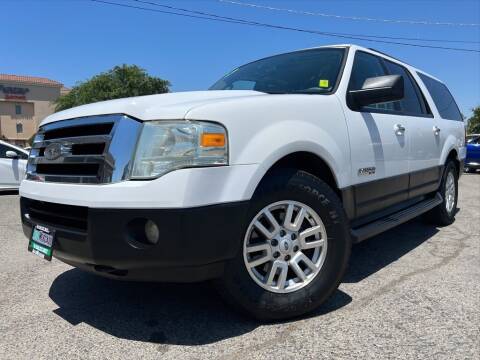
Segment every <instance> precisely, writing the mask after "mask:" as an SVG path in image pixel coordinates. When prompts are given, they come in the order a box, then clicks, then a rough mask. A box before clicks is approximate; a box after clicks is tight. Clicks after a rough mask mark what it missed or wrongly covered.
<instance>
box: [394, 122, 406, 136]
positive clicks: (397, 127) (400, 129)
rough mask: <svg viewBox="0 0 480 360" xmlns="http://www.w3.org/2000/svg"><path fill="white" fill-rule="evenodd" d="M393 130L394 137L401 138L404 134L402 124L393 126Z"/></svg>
mask: <svg viewBox="0 0 480 360" xmlns="http://www.w3.org/2000/svg"><path fill="white" fill-rule="evenodd" d="M393 130H394V131H395V134H396V135H398V136H402V135H403V134H404V132H405V127H404V126H403V125H402V124H395V126H394V127H393Z"/></svg>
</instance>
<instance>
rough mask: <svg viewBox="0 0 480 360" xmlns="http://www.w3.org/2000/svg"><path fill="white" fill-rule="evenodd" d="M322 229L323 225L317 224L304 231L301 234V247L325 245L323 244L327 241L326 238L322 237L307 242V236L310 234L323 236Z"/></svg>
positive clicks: (310, 247)
mask: <svg viewBox="0 0 480 360" xmlns="http://www.w3.org/2000/svg"><path fill="white" fill-rule="evenodd" d="M322 230H323V228H322V226H320V225H317V226H312V227H311V228H308V229H306V230H304V231H302V232H301V233H300V236H299V240H300V247H301V248H302V249H312V248H316V247H320V246H323V244H324V243H325V239H322V238H320V239H317V240H315V241H309V242H307V238H309V237H310V236H313V235H316V234H320V236H321V235H322Z"/></svg>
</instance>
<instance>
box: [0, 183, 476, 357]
mask: <svg viewBox="0 0 480 360" xmlns="http://www.w3.org/2000/svg"><path fill="white" fill-rule="evenodd" d="M459 197H460V200H459V203H458V207H459V212H458V214H457V220H456V222H455V223H454V224H453V225H451V226H449V227H444V228H436V227H433V226H431V225H427V224H424V223H423V222H422V221H420V220H414V221H411V222H409V223H407V224H404V225H401V226H399V227H397V228H395V229H393V230H391V231H389V232H386V233H384V234H382V235H380V236H377V237H375V238H372V239H370V240H367V241H365V242H363V243H361V244H359V245H357V246H355V247H354V249H353V254H352V259H351V262H350V269H349V271H348V273H347V274H346V276H345V278H344V280H343V283H342V284H341V285H340V288H339V289H338V290H337V291H336V293H335V294H334V295H333V297H332V298H331V299H330V300H329V301H328V302H327V303H326V304H325V305H324V306H322V307H321V308H320V309H319V310H318V311H317V312H315V313H314V314H310V315H309V316H307V317H304V318H301V319H298V320H295V321H289V322H283V323H275V324H269V325H264V324H261V323H258V322H256V321H254V320H251V319H249V318H245V317H244V316H242V315H238V314H236V313H235V312H233V311H232V310H231V309H230V308H229V307H227V306H226V305H225V304H224V303H223V302H222V301H221V299H220V298H219V296H218V295H217V294H216V292H215V290H214V289H212V287H211V286H210V285H209V283H202V284H182V285H180V284H152V283H130V282H120V281H114V280H109V279H103V278H100V277H96V276H94V275H91V274H87V273H84V272H82V271H80V270H77V269H74V268H72V267H70V266H68V265H65V264H63V263H61V262H60V261H57V260H55V259H54V260H53V261H52V262H51V263H49V262H47V261H44V260H42V259H40V258H38V257H36V256H34V255H32V254H31V253H28V252H27V240H26V239H25V238H24V236H23V233H22V232H21V228H20V220H19V198H18V195H0V214H1V215H0V359H52V358H61V359H77V358H78V359H80V358H81V359H138V358H142V359H175V360H179V359H182V360H183V359H249V360H252V359H270V358H272V359H273V358H274V359H354V358H361V359H393V358H396V359H419V358H422V359H479V358H480V245H479V243H480V174H477V175H475V174H466V175H464V176H462V178H461V180H460V194H459Z"/></svg>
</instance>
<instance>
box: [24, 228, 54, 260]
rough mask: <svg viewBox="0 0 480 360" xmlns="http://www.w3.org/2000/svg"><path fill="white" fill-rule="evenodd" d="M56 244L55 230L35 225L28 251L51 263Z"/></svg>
mask: <svg viewBox="0 0 480 360" xmlns="http://www.w3.org/2000/svg"><path fill="white" fill-rule="evenodd" d="M54 242H55V230H53V229H50V228H48V227H46V226H43V225H34V226H33V228H32V235H31V236H30V241H29V242H28V251H30V252H31V253H33V254H35V255H37V256H39V257H41V258H42V259H44V260H47V261H51V260H52V253H53V244H54Z"/></svg>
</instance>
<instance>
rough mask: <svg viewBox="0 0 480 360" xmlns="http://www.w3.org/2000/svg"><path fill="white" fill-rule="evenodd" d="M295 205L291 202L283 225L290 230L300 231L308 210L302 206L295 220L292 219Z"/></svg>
mask: <svg viewBox="0 0 480 360" xmlns="http://www.w3.org/2000/svg"><path fill="white" fill-rule="evenodd" d="M293 210H294V206H293V205H292V204H289V205H288V207H287V211H286V212H285V220H284V222H283V227H284V228H285V229H288V230H290V231H298V230H300V227H301V226H302V223H303V220H304V219H305V216H306V215H307V211H306V210H305V209H304V208H303V207H302V208H300V210H299V211H298V213H297V216H296V217H295V220H293V221H292V217H293Z"/></svg>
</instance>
